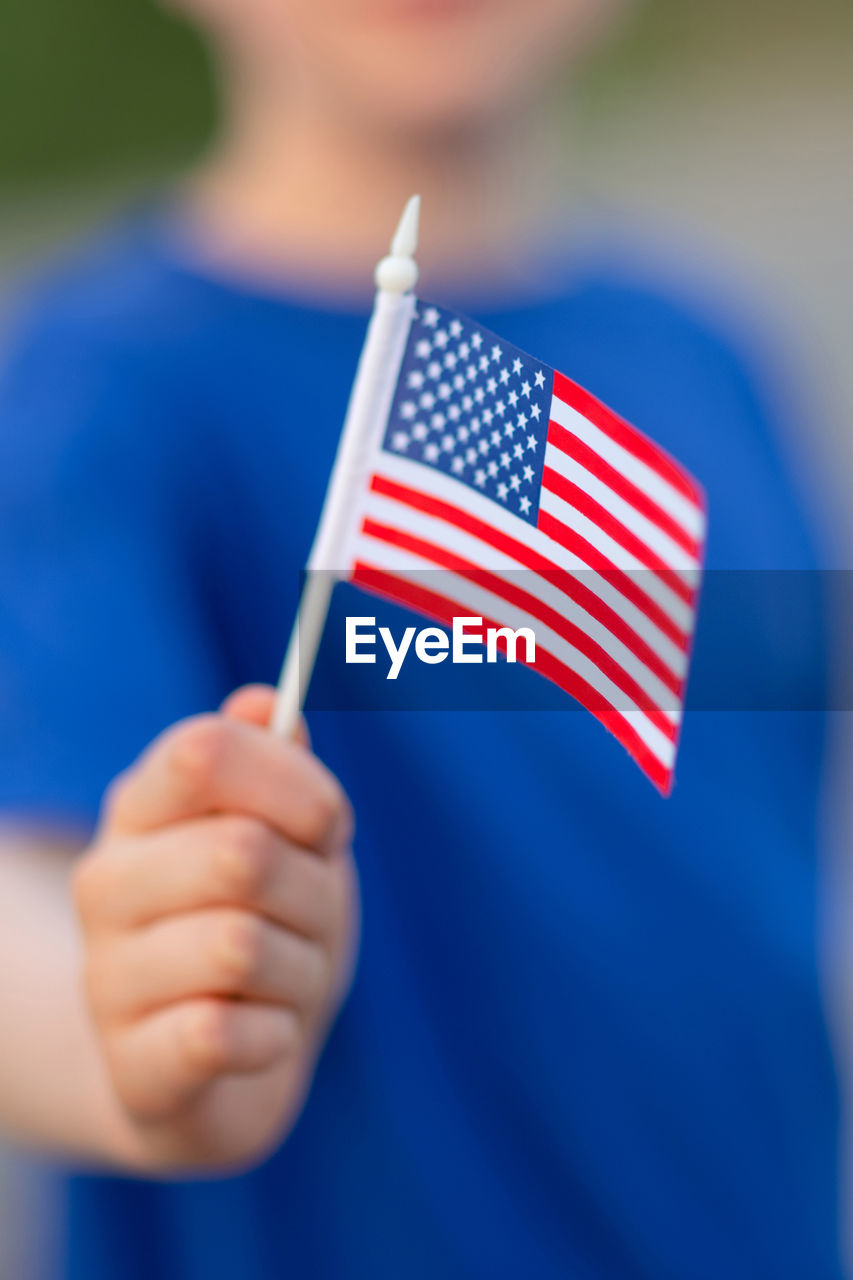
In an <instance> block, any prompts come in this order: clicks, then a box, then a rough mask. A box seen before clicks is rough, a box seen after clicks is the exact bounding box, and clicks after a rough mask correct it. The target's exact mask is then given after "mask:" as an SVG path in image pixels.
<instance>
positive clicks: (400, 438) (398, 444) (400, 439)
mask: <svg viewBox="0 0 853 1280" xmlns="http://www.w3.org/2000/svg"><path fill="white" fill-rule="evenodd" d="M408 447H409V436H408V433H407V432H405V431H395V432H394V434H393V435H392V437H391V448H392V449H396V450H397V451H398V452H399V453H405V452H406V450H407V449H408Z"/></svg>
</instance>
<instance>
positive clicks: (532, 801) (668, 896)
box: [0, 219, 841, 1280]
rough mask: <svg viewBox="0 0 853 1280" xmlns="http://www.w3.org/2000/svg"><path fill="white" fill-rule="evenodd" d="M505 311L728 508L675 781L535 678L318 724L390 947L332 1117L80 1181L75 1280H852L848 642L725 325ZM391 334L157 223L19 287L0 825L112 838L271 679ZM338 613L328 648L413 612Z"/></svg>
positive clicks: (74, 1199) (600, 270)
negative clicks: (843, 1010)
mask: <svg viewBox="0 0 853 1280" xmlns="http://www.w3.org/2000/svg"><path fill="white" fill-rule="evenodd" d="M445 300H446V301H454V302H459V301H460V300H459V299H453V300H450V299H445ZM461 301H462V302H463V305H464V299H463V300H461ZM478 318H479V319H480V320H481V321H482V322H483V323H485V324H487V325H488V326H489V327H490V328H491V329H493V330H495V331H497V332H498V333H500V334H502V335H503V336H505V337H506V339H507V340H508V341H510V342H513V343H514V344H516V345H518V346H520V347H522V348H525V349H527V350H529V351H532V352H534V353H535V354H536V355H537V356H538V357H540V358H542V359H543V360H545V361H547V362H548V363H550V364H553V365H555V366H556V367H557V368H560V369H562V370H564V371H565V372H566V373H567V374H569V375H570V376H571V377H572V378H575V379H577V380H578V381H580V382H581V383H582V384H584V385H585V386H587V387H588V388H589V389H590V390H591V391H593V392H594V393H595V394H597V395H598V396H600V397H601V398H602V399H604V400H605V401H606V402H607V403H609V404H610V405H611V406H612V407H614V408H615V409H616V410H618V411H619V412H621V413H623V414H624V415H625V416H626V417H628V418H629V419H631V420H632V421H633V422H635V423H636V424H637V425H638V426H639V427H641V428H643V429H644V430H646V431H647V432H648V433H649V434H651V435H652V436H653V437H654V438H655V439H656V440H658V441H659V442H660V443H661V444H663V445H664V446H665V447H667V448H668V449H670V450H671V451H672V452H673V453H674V454H675V455H676V456H677V457H678V458H679V459H681V460H682V461H683V462H684V463H685V464H686V465H687V466H688V467H689V468H690V469H691V470H692V471H693V473H694V474H695V475H696V476H697V477H698V478H699V479H700V480H701V482H702V483H703V485H704V486H705V488H706V489H707V491H708V495H709V501H710V510H711V520H710V544H709V561H710V566H711V569H712V573H711V574H710V575H709V580H708V585H707V586H706V590H705V598H704V600H703V605H702V610H701V613H700V624H699V632H698V638H697V646H696V664H697V665H696V672H695V676H694V685H693V689H694V698H693V701H694V707H693V709H692V710H689V711H688V715H687V719H686V724H685V728H684V733H683V738H682V746H681V754H680V759H679V763H678V770H677V779H676V787H675V792H674V794H673V796H672V798H671V799H669V800H662V799H661V797H660V796H659V795H658V794H657V793H656V792H655V790H654V789H653V788H652V787H651V786H650V784H649V783H648V782H647V781H646V780H645V779H644V778H643V777H642V775H641V773H640V771H639V770H638V769H637V768H636V766H635V765H634V764H633V762H632V761H631V760H630V759H629V758H628V756H627V755H626V754H625V753H624V752H623V751H622V749H621V748H620V747H619V746H618V744H617V743H616V742H615V741H614V740H613V739H611V738H610V737H609V736H608V735H607V734H606V733H605V731H604V730H603V729H602V728H601V726H600V725H599V724H598V723H597V722H596V721H595V720H594V719H593V717H592V716H590V715H588V714H586V713H582V712H579V711H573V710H571V709H570V706H569V702H568V699H567V698H565V697H564V696H563V695H559V696H556V695H555V696H554V698H553V700H551V701H546V702H544V703H542V705H540V704H539V703H538V702H537V698H538V696H539V695H538V693H536V692H534V691H533V689H534V685H533V684H531V682H535V685H536V689H537V690H538V689H539V688H540V687H541V688H544V687H545V684H544V682H540V681H539V679H538V677H537V676H535V674H533V673H531V672H529V671H526V670H525V669H524V668H521V667H516V668H509V667H508V666H506V665H502V667H501V672H500V674H501V676H502V678H504V679H505V681H506V684H505V686H504V687H505V689H506V702H507V708H506V709H504V710H497V709H494V708H492V709H485V710H474V709H471V708H470V707H469V708H468V709H465V710H450V709H448V710H439V711H428V710H425V709H422V705H417V706H415V705H414V704H409V706H408V709H395V708H394V707H393V706H383V708H382V709H381V710H375V709H374V710H370V709H364V708H362V709H360V710H353V709H351V707H350V709H347V705H346V703H347V698H346V690H345V689H344V690H342V691H339V696H338V699H337V702H336V701H335V698H334V697H332V698H331V699H327V705H330V706H339V709H326V710H322V711H317V712H316V713H315V714H313V715H312V717H311V729H312V734H313V740H314V745H315V748H316V750H317V751H318V753H319V754H320V756H321V757H322V758H323V759H325V760H326V761H327V762H328V763H329V765H330V766H331V767H332V768H333V769H334V770H335V771H336V772H337V774H338V775H339V776H340V778H341V779H342V781H343V783H344V785H345V786H346V788H347V790H348V791H349V794H350V796H351V797H352V800H353V803H354V806H355V810H356V813H357V819H358V838H357V845H356V853H357V858H358V865H359V868H360V873H361V878H362V890H363V900H364V940H363V947H362V954H361V960H360V966H359V970H358V974H357V978H356V981H355V985H354V989H353V992H352V995H351V996H350V998H349V1000H348V1002H347V1004H346V1006H345V1008H344V1010H343V1012H342V1014H341V1016H340V1018H339V1020H338V1023H337V1025H336V1027H335V1029H334V1031H333V1033H332V1035H331V1038H330V1040H329V1042H328V1045H327V1047H326V1049H325V1052H324V1054H323V1056H322V1059H321V1061H320V1064H319V1068H318V1071H317V1075H316V1079H315V1082H314V1086H313V1089H312V1091H311V1095H310V1098H309V1100H308V1103H307V1106H306V1108H305V1111H304V1114H303V1116H302V1118H301V1119H300V1121H299V1123H298V1126H297V1128H296V1130H295V1132H294V1133H293V1134H292V1135H291V1136H290V1137H289V1138H288V1139H287V1141H286V1142H285V1143H284V1144H283V1146H282V1147H281V1149H280V1150H279V1151H278V1152H277V1153H276V1154H275V1155H274V1156H273V1157H272V1158H271V1159H269V1160H267V1161H266V1162H265V1163H264V1164H263V1165H262V1166H261V1167H260V1168H257V1169H255V1170H254V1171H252V1172H250V1173H247V1174H245V1175H242V1176H240V1177H234V1178H228V1179H224V1180H216V1179H213V1180H206V1181H192V1182H187V1183H184V1184H166V1183H156V1182H148V1183H146V1182H142V1181H134V1180H131V1179H123V1178H118V1177H100V1176H91V1175H82V1174H78V1175H76V1176H72V1177H71V1178H70V1179H69V1181H68V1184H67V1185H68V1192H69V1197H70V1203H69V1207H68V1216H67V1223H68V1226H67V1232H68V1239H67V1243H66V1247H65V1249H64V1263H63V1265H64V1266H65V1274H67V1275H68V1276H69V1277H73V1278H74V1280H116V1277H119V1276H120V1277H121V1278H122V1280H150V1277H151V1276H170V1277H175V1278H176V1280H177V1278H178V1277H180V1280H218V1278H219V1277H222V1278H223V1280H225V1278H227V1280H233V1277H236V1276H239V1277H240V1278H241V1280H272V1278H273V1277H276V1278H278V1277H288V1276H293V1277H299V1278H300V1280H314V1278H315V1277H316V1278H317V1280H349V1278H352V1280H362V1278H363V1280H383V1278H386V1277H387V1278H388V1280H390V1278H391V1277H393V1278H394V1280H399V1278H400V1277H406V1278H407V1280H419V1278H420V1277H423V1278H424V1280H426V1278H427V1277H429V1278H430V1280H434V1277H436V1276H442V1277H447V1278H448V1280H451V1278H453V1280H455V1278H457V1277H458V1278H459V1280H462V1277H466V1278H469V1277H488V1278H489V1280H502V1278H503V1277H506V1278H507V1280H510V1278H511V1280H518V1278H519V1277H531V1278H534V1280H566V1277H572V1278H573V1280H664V1277H671V1278H672V1280H688V1278H689V1280H720V1278H721V1277H726V1280H741V1278H742V1280H747V1278H748V1280H759V1278H760V1280H787V1278H790V1280H804V1277H808V1278H809V1280H836V1278H837V1277H839V1276H840V1274H841V1272H840V1263H839V1257H838V1243H837V1234H838V1232H837V1227H838V1222H837V1205H836V1201H837V1185H836V1177H837V1175H836V1165H837V1137H836V1131H837V1123H838V1114H837V1112H838V1105H837V1097H836V1084H835V1078H834V1072H833V1065H832V1060H831V1056H830V1052H829V1048H828V1041H827V1034H826V1028H825V1023H824V1018H823V1014H822V1009H821V1003H820V994H819V983H818V972H817V960H816V955H817V944H816V921H815V917H816V878H817V834H816V813H817V802H818V794H819V784H820V774H821V755H822V750H823V732H824V723H823V716H822V715H821V714H820V710H819V709H820V706H821V701H822V693H821V688H822V680H823V658H822V634H821V625H820V618H819V613H818V609H817V607H815V608H811V601H810V596H811V584H812V583H813V582H814V575H813V574H812V573H811V572H810V571H811V570H812V569H813V567H814V564H815V553H814V551H813V549H812V546H811V542H810V536H809V533H808V531H807V524H806V520H805V518H804V515H803V511H802V505H801V501H800V498H799V497H798V495H797V494H796V493H795V487H794V485H793V484H792V481H791V478H790V475H789V473H788V469H787V468H786V465H785V463H784V462H783V456H782V451H781V449H780V446H779V441H778V439H777V438H775V436H774V431H773V426H772V423H771V422H770V421H769V420H768V419H769V418H770V417H771V416H772V415H771V414H769V413H768V410H767V408H766V405H765V403H764V401H763V399H762V397H761V396H760V395H759V394H758V393H757V391H756V389H755V387H754V385H753V382H752V380H751V378H750V376H749V375H748V373H747V372H746V371H745V367H744V365H743V363H742V361H741V359H740V358H739V357H738V356H737V355H736V354H735V353H734V351H733V349H732V347H731V345H730V344H729V343H728V342H727V341H725V340H724V339H723V338H721V337H720V336H719V333H718V332H717V329H716V327H715V326H714V325H713V324H711V323H709V322H707V321H705V320H703V319H702V318H701V317H700V316H698V315H697V314H695V313H694V310H693V308H692V307H689V306H685V305H682V304H681V303H678V302H676V301H673V300H672V299H671V298H669V297H668V296H667V291H666V290H661V291H655V290H652V289H650V288H648V287H646V286H642V287H641V286H640V285H639V284H638V283H636V282H633V283H632V281H631V278H630V277H629V276H628V275H626V274H625V273H624V272H623V271H622V270H621V268H617V267H616V266H610V267H608V266H606V265H604V263H603V262H602V261H601V260H598V261H597V264H596V265H594V266H593V265H591V264H590V265H588V266H587V267H583V266H579V267H578V268H577V269H576V270H575V271H574V273H573V274H572V277H571V279H570V280H567V281H566V282H565V283H564V285H563V286H561V287H560V289H559V290H555V292H554V296H552V297H549V298H547V299H544V300H538V301H536V302H528V303H525V304H524V305H516V306H512V307H510V306H507V307H503V308H501V309H500V310H499V309H498V308H497V307H491V308H487V309H483V308H480V310H479V312H478ZM364 322H365V314H363V313H359V312H358V311H357V309H353V310H350V311H348V310H346V309H339V310H335V309H334V308H325V309H323V308H320V307H317V306H315V305H311V304H310V303H306V302H305V301H304V300H302V301H300V300H298V299H296V300H294V299H293V298H290V299H288V298H287V297H283V296H277V295H275V294H274V293H269V294H264V293H263V292H261V291H257V290H256V291H253V290H250V289H246V288H241V287H239V286H237V285H235V284H234V283H233V282H232V283H227V282H225V281H223V280H217V279H214V278H212V277H209V276H207V275H205V273H204V272H202V271H200V270H197V269H195V268H193V267H191V266H190V265H188V264H187V263H186V262H182V261H181V259H180V257H179V255H177V254H176V253H175V252H173V251H172V249H171V248H170V247H169V241H168V237H167V236H166V234H165V233H164V231H163V229H162V227H161V225H160V223H159V222H158V221H157V219H153V220H150V219H142V220H141V221H135V222H134V223H132V224H130V225H127V226H125V227H123V228H122V229H121V230H120V231H118V232H117V233H115V234H113V235H110V236H109V237H108V238H105V239H104V240H103V241H102V242H100V244H99V245H97V246H96V247H95V248H94V249H89V250H86V251H85V252H84V253H82V254H81V255H79V256H78V257H77V258H75V260H74V261H73V262H72V263H70V264H68V265H66V266H65V267H63V268H62V269H61V270H59V271H57V272H54V273H52V274H51V275H50V277H49V279H46V280H42V281H41V282H40V283H39V284H38V285H34V286H33V287H32V288H31V289H30V290H29V293H28V296H27V297H26V299H25V300H24V301H23V302H22V304H21V305H20V306H19V307H18V308H17V311H16V314H15V318H14V320H13V323H12V327H11V333H10V336H9V337H8V339H7V342H6V346H5V356H4V359H3V366H2V374H0V723H1V724H2V731H1V732H0V806H2V808H3V809H7V810H9V809H11V810H15V811H19V812H20V811H23V812H25V813H31V814H37V815H38V816H40V817H41V818H49V819H51V820H58V821H74V822H77V823H79V822H81V821H82V822H83V823H85V824H88V825H91V823H92V822H93V821H94V818H95V815H96V812H97V806H98V803H99V798H100V796H101V794H102V791H103V789H104V787H105V785H106V784H107V782H108V781H109V780H110V779H111V778H112V777H113V776H114V775H115V774H116V773H117V772H118V771H119V770H121V769H122V768H124V767H125V766H126V765H127V764H128V763H130V761H131V760H132V759H133V758H134V756H135V755H136V754H137V753H138V752H139V750H140V749H141V748H142V747H143V746H144V745H145V744H146V743H147V742H148V741H149V740H150V739H151V738H152V737H153V736H154V735H155V734H156V733H158V732H159V731H160V730H161V729H162V728H163V727H164V726H166V725H167V724H169V723H171V722H173V721H174V720H176V719H178V718H179V717H182V716H185V715H188V714H190V713H193V712H196V711H199V710H202V709H207V708H211V707H213V706H215V705H216V704H217V703H218V701H219V700H220V699H221V698H222V697H223V696H224V695H225V694H226V693H227V692H228V691H229V690H231V689H232V688H234V687H235V686H237V685H239V684H241V683H243V682H246V681H254V680H266V681H274V679H275V677H276V675H277V671H278V667H279V664H280V661H281V656H282V651H283V648H284V644H285V642H286V639H287V636H288V632H289V628H290V624H291V620H292V617H293V613H294V608H295V604H296V599H297V593H298V590H299V585H300V570H301V568H302V566H303V565H304V562H305V559H306V554H307V551H308V547H309V545H310V541H311V538H312V534H313V532H314V529H315V525H316V521H317V516H318V512H319V508H320V504H321V501H322V497H323V493H324V488H325V484H326V481H327V478H328V475H329V469H330V464H331V461H332V458H333V455H334V450H335V446H336V442H337V438H338V433H339V429H340V424H341V421H342V418H343V412H344V408H345V404H346V399H347V395H348V392H349V388H350V385H351V380H352V376H353V372H354V368H355V363H356V360H357V356H358V352H359V349H360V345H361V342H362V338H363V335H364ZM715 571H716V572H715ZM780 582H782V583H785V584H787V586H792V587H793V586H795V587H796V592H797V593H799V594H798V599H799V600H800V604H799V606H798V610H797V620H796V625H791V624H790V615H789V614H787V613H786V612H785V608H784V607H783V603H780V602H784V601H785V600H787V599H788V598H789V594H790V593H789V591H788V590H787V586H786V589H785V590H784V591H780V590H779V583H780ZM804 584H805V585H804ZM336 595H337V596H338V597H339V598H338V599H337V600H336V603H335V618H333V620H332V623H331V625H330V635H332V636H334V635H335V627H336V626H338V625H339V622H340V618H341V617H342V616H343V614H345V613H347V612H349V613H357V614H365V613H366V614H369V615H376V616H377V618H378V619H379V620H386V621H387V620H388V619H391V620H392V622H393V626H394V629H395V634H397V632H398V631H399V628H400V626H401V624H402V623H404V622H407V621H408V622H418V620H417V619H415V618H409V617H408V616H407V615H406V614H405V613H404V612H403V611H402V610H399V609H396V608H395V607H393V606H390V605H384V604H380V603H379V602H377V601H374V600H372V599H370V598H368V597H365V596H361V595H359V594H358V593H357V592H356V591H355V589H354V588H352V587H348V586H342V587H339V588H338V589H337V592H336ZM336 619H337V621H336ZM419 625H420V624H419ZM327 665H328V664H327ZM355 670H356V671H358V672H359V673H360V672H361V670H363V669H360V668H356V669H355ZM440 670H441V669H439V668H423V669H422V674H420V675H415V676H414V677H411V679H414V680H415V682H417V681H418V680H421V679H424V680H425V679H427V678H429V679H434V678H435V676H434V673H435V672H436V671H440ZM477 670H480V669H477ZM328 678H329V679H339V680H344V681H345V680H346V679H347V678H348V677H347V676H346V674H344V675H342V674H341V668H340V665H338V666H337V667H336V668H335V672H334V673H332V674H331V675H330V676H329V677H328ZM457 678H458V677H457ZM409 693H410V694H413V696H414V694H417V688H416V686H415V685H411V684H410V686H409ZM429 696H430V695H429V693H428V692H427V694H426V695H425V698H426V699H427V700H428V698H429ZM356 701H357V699H356ZM423 701H424V700H423V699H422V702H423ZM439 701H440V699H439ZM531 707H533V708H538V709H530V708H531ZM511 708H516V709H511ZM517 708H524V709H521V710H519V709H517ZM61 1069H62V1065H61V1064H57V1070H61Z"/></svg>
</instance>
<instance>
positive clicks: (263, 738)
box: [107, 715, 352, 853]
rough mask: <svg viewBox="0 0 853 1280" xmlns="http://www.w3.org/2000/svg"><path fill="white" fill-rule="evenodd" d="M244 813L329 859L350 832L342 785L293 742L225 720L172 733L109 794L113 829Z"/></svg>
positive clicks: (189, 724)
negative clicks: (329, 854)
mask: <svg viewBox="0 0 853 1280" xmlns="http://www.w3.org/2000/svg"><path fill="white" fill-rule="evenodd" d="M223 812H224V813H242V814H248V815H249V816H251V817H255V818H259V819H260V820H261V821H263V822H268V823H269V824H270V826H272V827H275V828H276V829H277V830H278V831H280V832H281V834H282V835H284V836H286V837H287V838H288V839H290V840H292V841H293V842H294V843H295V844H298V845H302V846H303V847H305V848H309V849H316V850H317V851H318V852H320V853H329V852H332V851H334V850H336V849H338V848H340V847H341V845H342V844H344V843H346V842H347V841H348V840H349V838H350V836H351V831H352V819H351V814H350V808H349V804H348V802H347V799H346V797H345V796H344V793H343V791H342V790H341V787H340V784H339V783H338V781H337V779H336V778H335V777H334V776H333V775H332V774H331V773H330V772H329V770H328V769H326V768H325V766H324V765H322V764H321V763H320V761H319V760H318V759H317V758H316V756H313V755H311V754H310V752H308V751H306V750H305V749H304V748H303V747H300V746H298V745H296V744H295V743H292V742H283V741H281V740H280V739H278V738H275V737H274V736H273V735H272V734H271V733H268V732H267V731H266V730H263V729H259V728H258V727H257V726H255V725H249V724H244V723H242V722H241V721H238V720H233V719H227V718H226V717H225V716H221V715H211V716H199V717H196V718H195V719H193V720H188V721H185V722H183V723H182V724H180V725H177V726H175V727H174V728H173V729H170V730H169V731H167V732H166V733H165V734H164V735H162V737H160V738H158V739H157V740H156V742H155V743H154V744H153V745H152V746H151V747H150V748H149V749H148V751H146V752H145V754H144V755H143V756H142V758H141V759H140V761H139V763H138V764H137V765H136V766H135V767H134V768H133V769H131V770H130V771H129V773H127V774H125V775H124V776H123V777H122V778H121V779H119V781H118V783H117V784H116V786H115V789H114V791H112V792H111V794H110V797H109V800H108V806H107V815H108V825H109V826H110V827H112V828H113V829H114V830H117V831H125V832H140V831H151V830H153V829H155V828H157V827H162V826H167V825H169V824H171V823H175V822H181V821H185V820H186V819H188V818H195V817H201V816H202V815H204V814H209V813H223Z"/></svg>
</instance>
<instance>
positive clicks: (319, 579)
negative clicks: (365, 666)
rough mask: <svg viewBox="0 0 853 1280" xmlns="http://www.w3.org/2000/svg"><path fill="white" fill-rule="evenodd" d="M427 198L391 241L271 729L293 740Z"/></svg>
mask: <svg viewBox="0 0 853 1280" xmlns="http://www.w3.org/2000/svg"><path fill="white" fill-rule="evenodd" d="M419 213H420V196H412V198H411V199H410V200H409V202H408V204H407V205H406V207H405V209H404V210H403V216H402V218H401V219H400V223H399V226H398V227H397V230H396V232H395V234H394V238H393V240H392V241H391V253H390V255H389V256H388V257H387V258H383V259H382V261H381V262H380V263H379V265H378V266H377V268H376V286H377V293H376V300H375V302H374V305H373V314H372V315H371V318H370V324H369V325H368V329H367V337H366V338H365V341H364V346H363V348H362V352H361V358H360V360H359V362H358V369H357V371H356V375H355V382H354V383H353V387H352V392H351V394H350V401H349V406H348V408H347V413H346V418H345V419H344V426H343V430H342V432H341V439H340V443H339V445H338V452H337V455H336V457H335V463H334V466H333V468H332V475H331V479H330V480H329V487H328V489H327V490H326V498H325V501H324V503H323V510H322V513H321V515H320V523H319V525H318V526H317V533H316V535H315V537H314V545H313V546H312V548H311V555H310V557H309V559H308V573H307V575H306V579H305V586H304V588H303V591H302V597H301V599H300V601H299V608H298V609H297V612H296V621H295V623H294V625H293V631H292V632H291V635H290V642H289V644H288V646H287V653H286V654H285V658H284V665H283V666H282V669H281V676H280V677H279V682H278V691H277V694H276V700H275V706H274V708H273V714H272V720H271V722H270V728H271V729H272V731H273V733H275V734H277V735H279V736H280V737H290V736H291V735H292V734H293V732H294V730H295V729H296V725H297V723H298V720H299V713H300V711H301V709H302V702H303V698H304V696H305V692H306V690H307V688H308V682H309V681H310V679H311V672H312V670H313V668H314V662H315V660H316V657H317V651H318V649H319V647H320V640H321V638H322V635H323V628H324V626H325V624H326V615H327V614H328V611H329V604H330V602H331V598H332V590H333V588H334V585H335V582H336V581H337V578H338V576H339V575H340V574H341V573H342V572H344V571H345V569H346V567H347V566H346V556H347V551H348V548H349V546H350V542H351V538H352V535H353V533H354V530H355V526H356V524H357V520H358V505H357V498H358V497H359V496H360V495H361V494H362V493H363V491H364V485H365V483H366V480H367V470H368V468H369V467H370V463H371V459H372V457H373V451H374V449H375V447H376V446H377V444H378V443H379V440H381V438H382V434H383V433H384V429H385V423H386V420H387V417H388V411H389V409H390V408H391V402H392V400H393V397H394V389H395V387H396V383H397V376H398V374H399V370H400V362H401V361H402V359H403V352H404V350H405V346H406V339H407V338H408V334H409V328H410V325H411V322H412V316H413V315H414V311H415V299H414V295H413V293H412V290H413V289H414V287H415V284H416V283H417V279H418V268H417V264H416V262H415V251H416V249H417V245H418V216H419Z"/></svg>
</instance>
